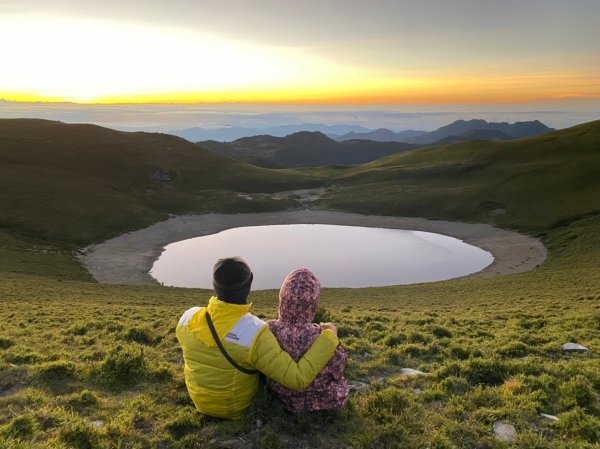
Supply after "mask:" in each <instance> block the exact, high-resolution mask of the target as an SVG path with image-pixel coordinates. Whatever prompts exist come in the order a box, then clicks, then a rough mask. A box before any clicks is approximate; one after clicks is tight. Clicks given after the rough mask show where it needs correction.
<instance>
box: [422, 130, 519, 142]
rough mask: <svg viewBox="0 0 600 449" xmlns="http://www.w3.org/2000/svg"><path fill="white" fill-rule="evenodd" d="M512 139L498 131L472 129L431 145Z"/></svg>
mask: <svg viewBox="0 0 600 449" xmlns="http://www.w3.org/2000/svg"><path fill="white" fill-rule="evenodd" d="M511 139H512V137H511V136H509V135H508V134H506V133H505V132H504V131H500V130H498V129H472V130H470V131H467V132H465V133H463V134H461V135H460V136H448V137H444V138H443V139H440V140H438V141H437V142H433V143H432V144H431V145H432V146H435V145H448V144H453V143H460V142H468V141H469V140H491V141H498V140H511Z"/></svg>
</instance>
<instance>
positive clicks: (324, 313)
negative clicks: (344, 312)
mask: <svg viewBox="0 0 600 449" xmlns="http://www.w3.org/2000/svg"><path fill="white" fill-rule="evenodd" d="M333 321H335V320H334V318H333V316H332V315H331V313H329V311H328V310H327V309H324V308H322V307H318V308H317V310H316V312H315V317H314V318H313V323H330V322H333Z"/></svg>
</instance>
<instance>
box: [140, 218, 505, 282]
mask: <svg viewBox="0 0 600 449" xmlns="http://www.w3.org/2000/svg"><path fill="white" fill-rule="evenodd" d="M227 256H241V257H243V258H244V259H245V260H246V261H247V262H248V264H249V265H250V267H251V268H252V271H253V273H254V282H253V284H252V289H253V290H262V289H269V288H279V287H280V286H281V283H282V282H283V279H284V278H285V276H286V275H287V274H288V273H289V272H290V271H292V270H294V269H296V268H308V269H309V270H311V271H312V272H313V273H315V275H316V276H317V277H318V278H319V279H320V280H321V285H322V286H323V287H375V286H383V285H397V284H413V283H418V282H431V281H439V280H443V279H450V278H453V277H458V276H464V275H467V274H470V273H475V272H477V271H480V270H482V269H483V268H485V267H486V266H488V265H489V264H490V263H492V261H493V257H492V255H491V254H490V253H488V252H486V251H483V250H482V249H480V248H477V247H475V246H472V245H468V244H466V243H464V242H462V241H460V240H458V239H455V238H452V237H447V236H445V235H440V234H432V233H429V232H420V231H404V230H399V229H382V228H363V227H355V226H337V225H316V224H303V225H274V226H251V227H243V228H234V229H228V230H226V231H223V232H220V233H218V234H212V235H207V236H204V237H197V238H193V239H189V240H184V241H181V242H176V243H172V244H170V245H168V246H167V247H166V248H165V251H164V252H163V253H162V255H161V256H160V257H159V258H158V260H157V261H156V262H155V263H154V266H153V267H152V270H151V271H150V274H151V275H152V276H153V277H154V278H155V279H157V280H158V281H159V282H161V283H162V284H164V285H171V286H178V287H198V288H212V266H213V265H214V263H215V261H216V260H217V259H219V258H222V257H227Z"/></svg>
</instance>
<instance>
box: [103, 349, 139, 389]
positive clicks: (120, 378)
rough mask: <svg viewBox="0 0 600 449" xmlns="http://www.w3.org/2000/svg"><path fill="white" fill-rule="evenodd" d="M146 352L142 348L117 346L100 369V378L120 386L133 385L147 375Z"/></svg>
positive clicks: (112, 384)
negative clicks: (134, 348)
mask: <svg viewBox="0 0 600 449" xmlns="http://www.w3.org/2000/svg"><path fill="white" fill-rule="evenodd" d="M146 372H147V371H146V366H145V363H144V352H143V350H142V349H141V348H140V350H139V351H135V350H133V349H131V348H124V347H122V346H117V347H116V348H115V349H113V350H112V351H111V352H110V353H108V354H107V356H106V357H105V358H104V361H103V362H102V364H101V366H100V370H99V374H100V378H101V379H102V380H103V381H104V383H105V384H106V385H109V386H114V387H120V386H127V385H132V384H134V383H136V382H138V381H140V380H141V379H142V378H143V377H144V376H145V375H146Z"/></svg>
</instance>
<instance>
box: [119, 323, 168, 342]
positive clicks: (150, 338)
mask: <svg viewBox="0 0 600 449" xmlns="http://www.w3.org/2000/svg"><path fill="white" fill-rule="evenodd" d="M125 339H126V340H127V341H133V342H136V343H139V344H142V345H153V344H155V343H157V342H158V341H159V340H160V338H157V336H155V335H154V332H153V331H151V330H150V329H148V328H145V327H132V328H131V329H129V330H128V331H127V332H125Z"/></svg>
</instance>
